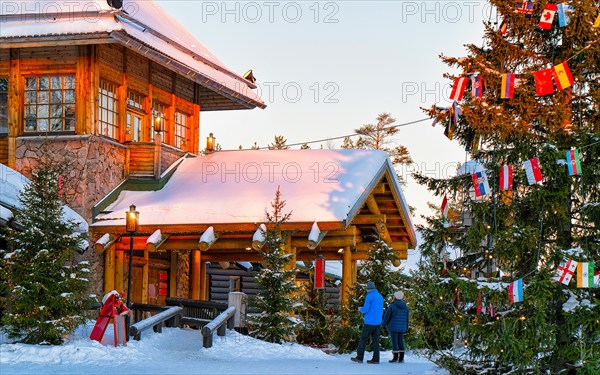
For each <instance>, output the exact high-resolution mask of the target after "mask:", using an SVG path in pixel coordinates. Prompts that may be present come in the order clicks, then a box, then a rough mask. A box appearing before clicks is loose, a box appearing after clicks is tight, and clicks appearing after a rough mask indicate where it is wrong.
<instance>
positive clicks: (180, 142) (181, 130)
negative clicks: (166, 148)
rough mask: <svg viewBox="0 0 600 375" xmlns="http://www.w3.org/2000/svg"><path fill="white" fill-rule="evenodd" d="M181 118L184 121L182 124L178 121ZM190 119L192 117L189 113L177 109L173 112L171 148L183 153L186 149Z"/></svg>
mask: <svg viewBox="0 0 600 375" xmlns="http://www.w3.org/2000/svg"><path fill="white" fill-rule="evenodd" d="M182 117H183V118H184V119H185V122H184V123H182V122H181V120H180V119H181V118H182ZM192 118H193V116H192V115H191V114H189V113H186V112H184V111H181V110H179V109H177V110H175V119H174V123H175V126H174V131H173V146H175V147H176V148H178V149H180V150H183V151H186V150H187V149H188V143H189V134H190V122H191V121H192Z"/></svg>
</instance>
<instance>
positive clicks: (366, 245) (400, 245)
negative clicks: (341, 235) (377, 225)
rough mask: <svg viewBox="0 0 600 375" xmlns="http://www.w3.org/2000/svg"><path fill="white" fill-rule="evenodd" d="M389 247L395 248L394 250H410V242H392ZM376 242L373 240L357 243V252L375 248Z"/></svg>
mask: <svg viewBox="0 0 600 375" xmlns="http://www.w3.org/2000/svg"><path fill="white" fill-rule="evenodd" d="M387 245H388V246H389V247H391V248H392V249H394V251H408V242H390V243H388V244H387ZM374 246H375V243H373V242H362V243H358V244H356V251H357V252H366V251H369V250H373V248H374Z"/></svg>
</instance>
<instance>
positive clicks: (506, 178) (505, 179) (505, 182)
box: [500, 165, 513, 190]
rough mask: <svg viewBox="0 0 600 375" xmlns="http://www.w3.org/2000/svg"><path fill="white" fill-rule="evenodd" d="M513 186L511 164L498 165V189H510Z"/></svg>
mask: <svg viewBox="0 0 600 375" xmlns="http://www.w3.org/2000/svg"><path fill="white" fill-rule="evenodd" d="M512 186H513V167H512V165H503V166H501V167H500V190H512Z"/></svg>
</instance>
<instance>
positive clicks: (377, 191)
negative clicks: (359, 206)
mask: <svg viewBox="0 0 600 375" xmlns="http://www.w3.org/2000/svg"><path fill="white" fill-rule="evenodd" d="M385 192H386V191H385V183H384V182H380V183H378V184H377V186H375V188H374V189H373V191H372V194H385Z"/></svg>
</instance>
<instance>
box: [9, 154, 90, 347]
mask: <svg viewBox="0 0 600 375" xmlns="http://www.w3.org/2000/svg"><path fill="white" fill-rule="evenodd" d="M59 176H60V174H59V173H58V172H57V170H56V169H55V168H54V167H53V166H51V165H50V164H48V163H44V164H41V165H40V166H39V167H38V168H37V169H36V170H34V172H33V176H32V180H31V183H30V184H29V185H27V186H26V187H25V188H24V190H23V191H22V192H21V195H20V197H19V200H20V202H21V210H20V211H18V212H17V213H16V215H15V221H16V222H17V223H19V224H20V225H21V226H22V227H23V230H22V231H17V230H14V229H11V230H10V233H9V238H8V250H7V251H6V252H5V253H4V254H2V271H3V279H4V280H5V283H6V284H5V285H6V291H5V292H6V297H5V298H3V301H2V302H3V304H2V305H3V309H4V311H5V314H4V316H3V317H2V322H3V324H4V325H5V330H6V332H7V333H8V336H9V337H10V338H12V339H15V340H17V341H19V342H22V343H27V344H51V345H58V344H62V343H63V340H64V338H65V336H66V335H67V334H69V333H71V332H72V331H73V330H74V329H75V328H76V327H77V326H78V325H79V324H81V323H83V322H84V320H85V319H84V317H83V313H84V311H85V309H86V308H88V307H89V306H90V305H91V303H92V302H93V301H92V299H91V298H89V296H88V295H87V294H86V291H87V290H88V285H89V277H90V266H89V264H88V262H86V261H83V262H78V261H76V260H75V257H76V255H77V251H78V249H79V247H80V246H81V244H82V241H85V236H84V235H82V234H76V233H75V232H74V230H75V228H76V227H77V223H75V222H74V221H72V220H65V218H64V217H63V213H64V204H63V202H62V201H61V199H64V196H62V192H61V187H60V186H59V184H60V183H59Z"/></svg>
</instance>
